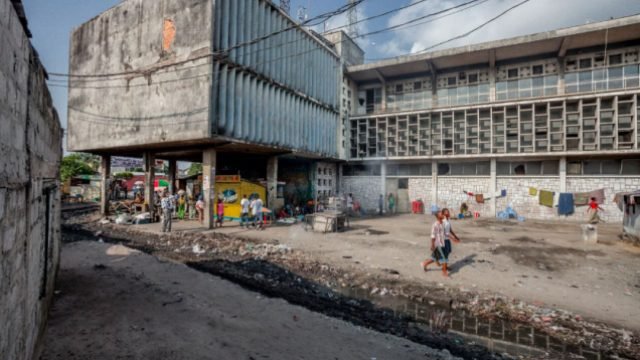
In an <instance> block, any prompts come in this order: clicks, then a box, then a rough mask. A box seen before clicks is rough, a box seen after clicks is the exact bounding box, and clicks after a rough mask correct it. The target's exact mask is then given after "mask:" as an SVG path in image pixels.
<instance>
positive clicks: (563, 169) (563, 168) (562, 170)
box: [560, 156, 567, 192]
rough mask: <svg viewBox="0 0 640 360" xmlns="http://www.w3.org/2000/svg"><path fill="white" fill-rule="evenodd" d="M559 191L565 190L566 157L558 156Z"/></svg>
mask: <svg viewBox="0 0 640 360" xmlns="http://www.w3.org/2000/svg"><path fill="white" fill-rule="evenodd" d="M560 192H567V158H566V157H565V156H563V157H561V158H560Z"/></svg>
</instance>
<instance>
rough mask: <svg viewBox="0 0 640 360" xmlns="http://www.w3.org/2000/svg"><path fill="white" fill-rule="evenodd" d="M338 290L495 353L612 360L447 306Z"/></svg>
mask: <svg viewBox="0 0 640 360" xmlns="http://www.w3.org/2000/svg"><path fill="white" fill-rule="evenodd" d="M337 291H338V292H340V293H341V294H343V295H345V296H347V297H350V298H356V299H362V300H368V301H370V302H372V303H373V304H374V305H375V306H377V307H380V308H386V309H390V310H392V311H393V314H394V316H396V317H410V318H411V319H412V320H413V321H414V322H415V324H416V325H417V326H418V327H420V328H422V329H424V330H427V331H432V332H436V333H449V334H453V335H457V336H460V337H462V338H463V339H465V340H466V341H467V342H469V343H475V344H478V345H481V346H483V347H485V348H486V349H488V350H489V351H491V352H494V353H498V354H507V355H509V356H512V357H515V358H520V359H538V358H549V359H588V360H591V359H594V360H605V359H614V357H609V356H607V355H605V354H603V353H601V352H598V351H596V350H593V349H590V348H588V347H584V346H579V345H578V346H575V345H569V344H566V343H563V342H562V341H561V340H558V339H556V338H553V337H551V336H549V335H546V334H543V333H540V332H539V331H537V330H535V329H534V328H532V327H531V326H527V325H522V324H515V323H510V322H505V321H502V320H498V321H490V320H486V319H482V318H479V317H477V316H473V315H471V314H469V313H467V312H466V311H461V310H460V311H459V310H450V309H451V308H450V306H449V304H446V303H443V304H438V303H432V304H431V303H430V304H427V303H421V302H416V301H412V300H410V299H406V298H400V297H393V296H386V297H385V296H378V295H371V293H370V291H369V290H364V289H352V288H341V289H337Z"/></svg>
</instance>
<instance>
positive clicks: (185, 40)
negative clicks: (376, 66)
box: [68, 0, 342, 225]
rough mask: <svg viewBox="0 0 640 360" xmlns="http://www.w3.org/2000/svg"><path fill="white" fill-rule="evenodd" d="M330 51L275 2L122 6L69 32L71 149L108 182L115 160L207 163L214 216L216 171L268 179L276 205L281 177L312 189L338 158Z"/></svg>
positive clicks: (334, 60) (336, 79)
mask: <svg viewBox="0 0 640 360" xmlns="http://www.w3.org/2000/svg"><path fill="white" fill-rule="evenodd" d="M261 37H263V38H262V39H261V40H260V41H257V40H255V39H259V38H261ZM329 45H330V44H328V43H327V42H326V40H324V39H321V38H319V37H318V36H317V35H315V34H313V33H311V32H309V31H307V30H305V29H304V28H301V27H298V26H297V25H296V23H295V22H294V21H293V20H292V19H291V18H289V17H288V16H287V15H286V14H285V13H283V12H282V11H281V10H280V9H279V8H278V7H277V6H275V5H274V4H273V3H272V2H270V1H265V0H242V1H235V0H218V1H209V0H160V1H131V0H129V1H123V2H122V3H121V4H119V5H117V6H115V7H114V8H112V9H110V10H108V11H106V12H104V13H103V14H100V15H99V16H97V17H95V18H93V19H92V20H90V21H89V22H87V23H85V24H83V25H81V26H80V27H78V28H77V29H75V30H74V31H73V34H72V36H71V54H70V66H69V71H70V73H71V74H72V75H73V76H71V78H70V81H69V106H68V113H69V130H68V147H69V150H70V151H86V152H92V153H96V154H100V155H103V165H104V166H103V168H104V171H103V172H102V173H103V176H108V175H109V172H110V171H109V164H110V162H109V157H110V156H111V155H121V156H134V157H135V156H144V157H145V159H146V161H145V162H146V163H147V164H153V159H154V158H161V159H167V160H170V162H171V164H172V165H171V166H170V168H171V169H174V171H175V161H176V160H185V161H197V162H202V163H203V169H204V179H203V183H204V192H205V199H206V203H207V208H208V210H207V214H212V209H213V208H212V207H211V206H209V205H210V203H211V200H212V199H214V195H215V194H216V191H215V184H214V183H215V181H214V180H215V175H216V174H237V173H241V174H242V176H243V178H263V179H266V180H267V183H268V186H267V187H268V189H267V190H268V196H267V197H268V199H267V200H268V201H267V204H268V206H272V207H274V206H275V205H276V204H277V203H278V201H277V198H276V196H277V182H278V175H279V174H280V176H281V177H283V178H298V177H299V175H300V174H302V176H303V177H305V178H306V179H307V180H306V183H307V187H309V184H311V183H312V179H310V178H309V177H308V176H307V174H310V173H311V174H315V173H316V172H315V170H314V169H315V167H316V165H315V160H320V159H326V158H329V159H336V158H337V147H336V143H337V136H338V133H339V131H340V129H339V121H338V119H339V110H340V109H339V103H338V101H339V96H338V89H339V84H340V79H341V76H342V67H341V62H340V58H339V57H338V55H336V53H335V52H334V50H333V49H332V48H331V47H330V46H329ZM147 168H148V169H150V167H149V166H148V167H147ZM289 169H293V170H292V171H293V172H294V173H288V170H289ZM334 174H335V173H334ZM152 178H153V171H152V170H151V169H150V170H149V172H148V179H147V182H148V183H151V181H152ZM333 182H334V183H335V182H336V180H334V181H333ZM103 183H106V182H103ZM147 188H149V187H147ZM311 188H313V187H311ZM313 191H315V190H313ZM318 191H320V190H318ZM309 192H310V191H307V193H309ZM310 195H311V196H313V195H312V194H310ZM147 196H148V199H147V202H148V203H151V198H150V196H151V194H150V192H147ZM292 196H293V195H292ZM103 198H105V197H103ZM299 200H305V201H306V199H299ZM103 210H104V211H105V212H106V204H105V205H104V206H103ZM206 218H207V220H210V219H211V216H206ZM209 225H211V224H209Z"/></svg>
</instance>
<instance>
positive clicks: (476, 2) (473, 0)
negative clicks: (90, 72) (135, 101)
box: [49, 0, 488, 88]
mask: <svg viewBox="0 0 640 360" xmlns="http://www.w3.org/2000/svg"><path fill="white" fill-rule="evenodd" d="M423 1H427V0H423ZM486 1H488V0H471V1H468V2H465V3H462V4H458V5H455V6H452V7H449V8H447V9H443V10H440V11H437V12H434V13H430V14H427V15H424V16H420V17H419V18H415V19H412V20H409V21H407V22H405V23H402V24H397V25H394V26H391V27H388V28H385V29H379V30H376V31H372V32H370V33H365V34H361V35H359V36H357V37H354V38H362V37H365V36H369V35H372V34H379V33H382V32H384V31H391V30H395V29H398V28H400V27H402V26H405V25H407V24H412V23H415V22H416V21H418V20H423V19H425V18H428V17H433V16H437V15H442V16H440V17H438V18H436V19H432V20H430V21H435V20H438V19H441V18H444V17H446V16H449V15H453V14H455V13H458V12H461V11H464V10H467V9H469V8H471V7H473V6H477V5H479V4H481V3H484V2H486ZM415 4H416V3H414V4H412V5H415ZM467 5H471V6H469V7H466V8H463V7H464V6H467ZM409 6H410V5H408V6H404V7H401V8H398V9H402V8H408V7H409ZM461 8H462V9H461ZM456 9H457V11H455V12H452V13H450V14H445V13H447V12H449V11H451V10H456ZM396 11H397V10H396ZM390 12H391V11H387V12H385V13H382V14H378V15H376V16H372V17H371V18H375V17H379V16H383V14H388V13H390ZM368 19H370V18H368ZM363 20H364V19H363ZM415 25H417V24H413V25H412V26H415ZM298 41H302V40H294V41H290V42H289V43H294V42H298ZM343 41H346V40H343ZM282 45H284V44H278V45H277V46H274V47H281V46H282ZM274 47H269V48H266V49H261V50H256V51H254V52H248V53H245V54H244V55H245V56H246V55H250V54H252V53H258V52H261V51H266V50H268V49H272V48H274ZM318 50H321V48H314V49H311V50H307V51H303V52H298V53H296V54H293V55H287V56H283V57H277V58H274V59H269V60H266V61H263V62H260V63H257V64H254V65H253V66H260V65H265V64H268V63H271V62H275V61H280V60H282V59H285V58H291V57H299V56H301V55H304V54H306V53H310V52H313V51H318ZM187 61H188V60H187ZM184 62H186V61H184ZM181 63H183V62H180V63H172V64H171V66H174V65H179V64H181ZM210 64H211V63H210V62H207V63H203V64H199V65H195V66H194V67H199V66H204V65H210ZM335 67H338V65H337V66H335ZM189 68H191V67H186V68H182V69H172V70H171V71H180V70H188V69H189ZM159 70H162V69H159ZM154 72H157V70H156V71H154ZM50 75H52V76H64V77H69V76H71V75H69V74H60V73H50ZM207 75H208V74H207ZM114 76H116V75H114ZM119 76H125V75H124V74H122V75H119ZM205 76H206V75H205ZM97 80H98V79H90V80H83V81H87V82H88V81H97ZM100 80H102V79H100ZM106 80H107V81H108V80H114V79H106ZM55 81H63V80H58V79H51V80H50V81H49V82H50V83H51V86H54V87H65V84H60V83H55ZM64 81H66V80H64ZM176 81H179V79H176ZM164 82H173V81H172V80H167V81H164ZM131 86H133V85H131ZM138 86H144V85H138ZM71 87H73V86H71ZM107 87H108V86H104V87H82V88H107ZM118 87H121V88H127V87H128V86H126V85H119V86H118ZM76 88H81V87H76Z"/></svg>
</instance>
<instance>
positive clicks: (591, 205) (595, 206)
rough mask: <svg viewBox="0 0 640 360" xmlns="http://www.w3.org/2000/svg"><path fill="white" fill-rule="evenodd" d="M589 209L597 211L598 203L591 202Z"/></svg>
mask: <svg viewBox="0 0 640 360" xmlns="http://www.w3.org/2000/svg"><path fill="white" fill-rule="evenodd" d="M589 207H590V208H592V209H597V208H598V203H597V202H595V201H589Z"/></svg>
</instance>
